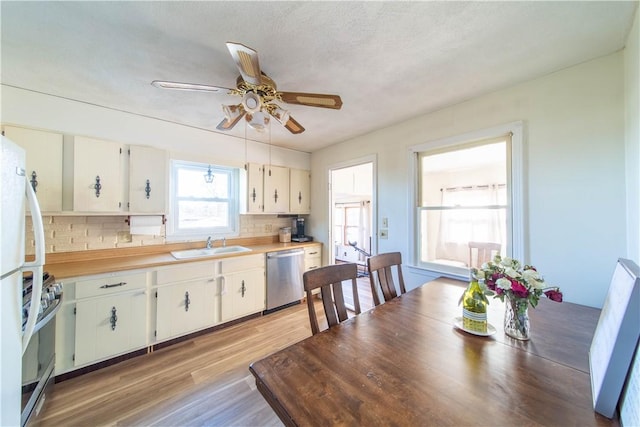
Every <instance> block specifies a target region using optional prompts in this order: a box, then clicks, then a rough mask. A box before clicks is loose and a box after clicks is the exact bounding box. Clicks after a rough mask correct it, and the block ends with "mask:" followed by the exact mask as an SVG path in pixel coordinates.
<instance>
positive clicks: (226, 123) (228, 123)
mask: <svg viewBox="0 0 640 427" xmlns="http://www.w3.org/2000/svg"><path fill="white" fill-rule="evenodd" d="M238 107H240V109H239V110H237V115H235V116H233V117H225V119H224V120H223V121H221V122H220V123H219V124H218V126H216V129H218V130H230V129H233V127H234V126H235V125H236V124H238V122H239V121H240V119H241V118H243V117H244V115H245V111H244V109H243V108H242V106H241V105H239V106H238Z"/></svg>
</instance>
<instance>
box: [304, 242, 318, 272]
mask: <svg viewBox="0 0 640 427" xmlns="http://www.w3.org/2000/svg"><path fill="white" fill-rule="evenodd" d="M320 267H322V245H321V244H317V245H311V246H305V248H304V271H309V270H315V269H316V268H320Z"/></svg>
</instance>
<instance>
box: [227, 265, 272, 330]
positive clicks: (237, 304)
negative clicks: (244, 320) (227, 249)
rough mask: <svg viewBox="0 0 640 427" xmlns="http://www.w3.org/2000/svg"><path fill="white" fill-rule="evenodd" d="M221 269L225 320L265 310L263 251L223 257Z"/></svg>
mask: <svg viewBox="0 0 640 427" xmlns="http://www.w3.org/2000/svg"><path fill="white" fill-rule="evenodd" d="M220 270H221V277H220V281H221V285H220V305H221V309H220V311H221V320H222V321H223V322H226V321H229V320H233V319H237V318H240V317H243V316H248V315H250V314H254V313H259V312H261V311H263V310H264V309H265V302H266V288H265V268H264V255H263V254H260V255H247V256H241V257H236V258H230V259H227V260H222V261H221V262H220Z"/></svg>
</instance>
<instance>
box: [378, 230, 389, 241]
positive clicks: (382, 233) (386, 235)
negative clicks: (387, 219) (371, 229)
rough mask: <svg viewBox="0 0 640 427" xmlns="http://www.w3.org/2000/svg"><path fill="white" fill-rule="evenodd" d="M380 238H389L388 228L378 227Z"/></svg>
mask: <svg viewBox="0 0 640 427" xmlns="http://www.w3.org/2000/svg"><path fill="white" fill-rule="evenodd" d="M380 238H381V239H388V238H389V230H387V229H386V228H384V229H380Z"/></svg>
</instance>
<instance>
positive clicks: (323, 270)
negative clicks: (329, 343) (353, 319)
mask: <svg viewBox="0 0 640 427" xmlns="http://www.w3.org/2000/svg"><path fill="white" fill-rule="evenodd" d="M357 277H358V266H357V265H356V264H354V263H348V264H335V265H327V266H325V267H320V268H317V269H315V270H309V271H307V272H305V273H304V274H303V276H302V281H303V282H304V290H305V292H306V295H307V307H308V309H309V321H310V322H311V332H313V335H315V334H317V333H318V332H320V328H319V327H318V319H317V317H316V309H315V306H314V304H313V290H315V289H318V288H320V296H321V298H322V305H323V307H324V314H325V316H326V318H327V324H328V325H329V327H332V326H335V325H337V324H338V323H340V322H343V321H345V320H347V319H348V315H347V307H346V306H345V303H344V295H343V294H342V282H343V281H345V280H351V287H352V290H353V305H354V312H355V313H356V314H360V300H359V299H358V285H357V282H356V278H357Z"/></svg>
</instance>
